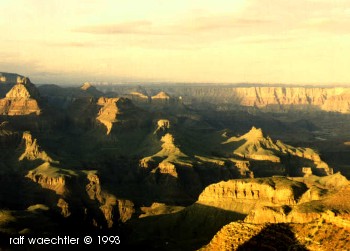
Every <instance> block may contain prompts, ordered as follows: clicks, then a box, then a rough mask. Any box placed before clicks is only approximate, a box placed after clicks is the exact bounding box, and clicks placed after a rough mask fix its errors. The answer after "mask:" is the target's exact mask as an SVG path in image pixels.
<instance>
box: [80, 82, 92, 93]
mask: <svg viewBox="0 0 350 251" xmlns="http://www.w3.org/2000/svg"><path fill="white" fill-rule="evenodd" d="M91 87H93V86H92V84H91V83H90V82H85V83H84V84H83V85H82V86H81V87H80V89H81V90H83V91H86V90H88V89H90V88H91Z"/></svg>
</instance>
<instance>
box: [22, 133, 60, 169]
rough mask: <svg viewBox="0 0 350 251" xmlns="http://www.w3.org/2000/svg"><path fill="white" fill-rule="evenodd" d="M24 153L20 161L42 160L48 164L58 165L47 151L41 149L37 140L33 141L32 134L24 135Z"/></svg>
mask: <svg viewBox="0 0 350 251" xmlns="http://www.w3.org/2000/svg"><path fill="white" fill-rule="evenodd" d="M22 145H23V148H24V153H22V155H21V156H20V157H19V160H20V161H21V160H24V159H27V160H38V159H40V160H42V161H44V162H48V163H50V162H51V163H58V162H57V161H54V160H53V159H52V158H51V157H50V156H49V155H48V154H47V153H46V152H45V151H43V150H41V149H40V146H39V145H38V142H37V139H35V138H34V139H33V137H32V135H31V133H30V132H24V133H23V142H22Z"/></svg>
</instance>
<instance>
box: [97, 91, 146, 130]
mask: <svg viewBox="0 0 350 251" xmlns="http://www.w3.org/2000/svg"><path fill="white" fill-rule="evenodd" d="M97 104H98V105H99V106H102V107H101V108H100V110H99V112H98V115H97V118H96V119H97V120H98V121H99V122H101V123H102V124H103V125H104V126H105V127H106V128H107V135H108V134H110V133H111V132H112V129H113V128H114V126H117V127H118V125H119V126H123V127H129V128H132V127H135V126H137V125H138V124H139V121H140V120H142V117H143V116H142V115H141V111H140V110H139V109H138V108H137V107H135V106H134V104H133V103H132V102H131V100H130V99H127V98H104V97H101V98H99V99H98V102H97Z"/></svg>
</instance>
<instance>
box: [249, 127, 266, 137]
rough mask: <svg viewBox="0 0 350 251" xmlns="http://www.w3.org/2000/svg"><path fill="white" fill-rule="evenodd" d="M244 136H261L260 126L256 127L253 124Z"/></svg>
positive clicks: (262, 135)
mask: <svg viewBox="0 0 350 251" xmlns="http://www.w3.org/2000/svg"><path fill="white" fill-rule="evenodd" d="M245 136H246V137H249V138H263V137H264V134H263V131H262V130H261V128H256V127H255V126H253V127H252V129H250V131H249V132H248V133H246V134H245Z"/></svg>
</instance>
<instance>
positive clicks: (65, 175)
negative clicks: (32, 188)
mask: <svg viewBox="0 0 350 251" xmlns="http://www.w3.org/2000/svg"><path fill="white" fill-rule="evenodd" d="M72 175H74V172H71V171H68V170H64V169H61V168H58V167H55V166H53V165H52V164H50V163H49V162H45V163H44V164H42V165H40V166H38V167H37V168H35V169H33V170H31V171H29V172H28V174H27V175H26V177H27V178H29V179H31V180H32V181H34V182H35V183H38V184H40V185H41V186H42V187H43V188H46V189H50V190H53V191H54V192H55V193H57V194H59V195H63V194H64V193H66V192H67V186H66V181H67V179H69V178H71V177H72Z"/></svg>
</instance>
